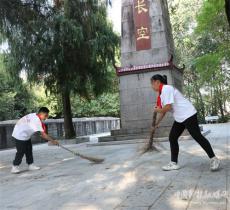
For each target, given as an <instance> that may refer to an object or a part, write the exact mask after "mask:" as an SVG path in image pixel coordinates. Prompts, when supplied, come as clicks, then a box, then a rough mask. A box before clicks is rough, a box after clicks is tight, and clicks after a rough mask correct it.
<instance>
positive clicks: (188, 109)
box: [160, 85, 197, 122]
mask: <svg viewBox="0 0 230 210" xmlns="http://www.w3.org/2000/svg"><path fill="white" fill-rule="evenodd" d="M160 97H161V103H162V106H165V105H167V104H171V105H172V113H173V117H174V119H175V121H177V122H183V121H185V120H186V119H188V118H189V117H191V116H192V115H194V114H196V113H197V111H196V109H195V107H194V106H193V105H192V103H191V102H190V101H189V100H188V99H186V98H185V97H184V96H183V95H182V94H181V92H180V91H179V90H177V89H176V88H174V87H172V86H171V85H164V86H163V88H162V91H161V95H160Z"/></svg>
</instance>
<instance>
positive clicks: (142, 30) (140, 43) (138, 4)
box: [133, 0, 151, 51]
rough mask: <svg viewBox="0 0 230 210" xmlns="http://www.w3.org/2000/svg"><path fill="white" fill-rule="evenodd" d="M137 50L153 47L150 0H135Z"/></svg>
mask: <svg viewBox="0 0 230 210" xmlns="http://www.w3.org/2000/svg"><path fill="white" fill-rule="evenodd" d="M133 9H134V23H135V37H136V50H137V51H139V50H148V49H151V33H150V20H149V2H148V0H133Z"/></svg>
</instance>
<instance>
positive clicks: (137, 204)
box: [0, 123, 230, 210]
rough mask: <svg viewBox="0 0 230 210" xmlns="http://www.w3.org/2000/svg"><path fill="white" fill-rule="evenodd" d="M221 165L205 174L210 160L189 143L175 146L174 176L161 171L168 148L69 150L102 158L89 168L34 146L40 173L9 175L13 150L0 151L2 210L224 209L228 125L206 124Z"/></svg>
mask: <svg viewBox="0 0 230 210" xmlns="http://www.w3.org/2000/svg"><path fill="white" fill-rule="evenodd" d="M204 127H205V129H207V128H208V129H211V133H210V134H209V135H208V136H207V138H208V139H210V142H211V144H212V145H213V148H214V150H215V152H216V154H217V155H218V157H219V158H220V159H221V160H222V164H221V170H220V171H217V172H210V171H209V159H208V158H207V156H206V154H205V153H204V152H203V150H202V149H201V148H200V147H199V146H198V144H197V143H196V142H195V141H194V140H191V141H190V140H189V141H181V142H180V157H179V162H180V164H181V165H182V168H181V169H180V170H178V171H171V172H163V171H162V170H161V166H162V165H163V164H165V163H167V162H168V161H169V157H170V156H169V155H170V154H169V144H168V142H165V143H163V145H164V146H165V147H166V148H167V149H166V150H164V151H161V152H159V153H156V152H155V153H148V154H145V155H142V156H140V155H139V153H138V150H139V148H140V147H141V146H142V144H128V145H112V146H98V147H87V146H86V144H79V145H68V147H69V148H71V149H75V150H79V151H81V152H85V153H87V154H91V155H100V156H103V157H105V158H106V161H105V162H104V163H103V164H99V165H97V164H91V163H89V162H87V161H86V160H81V159H79V158H75V157H73V156H72V155H71V154H69V153H68V152H66V151H64V150H62V149H60V148H57V147H54V146H47V144H41V145H36V146H34V159H35V163H36V164H37V165H39V166H41V167H42V169H41V170H40V171H35V172H28V171H26V164H25V161H24V162H23V164H22V168H23V169H24V170H25V171H24V172H23V173H20V174H18V175H13V174H10V167H11V161H12V159H13V156H14V153H15V150H14V149H10V150H5V151H0V208H1V210H6V209H7V210H18V209H23V210H110V209H111V210H112V209H116V210H182V209H183V210H185V209H189V210H193V209H194V210H195V209H204V210H224V209H230V207H229V195H228V194H229V185H230V181H229V180H230V178H229V176H230V164H229V163H230V159H229V149H230V144H229V142H230V123H227V124H213V125H205V126H204Z"/></svg>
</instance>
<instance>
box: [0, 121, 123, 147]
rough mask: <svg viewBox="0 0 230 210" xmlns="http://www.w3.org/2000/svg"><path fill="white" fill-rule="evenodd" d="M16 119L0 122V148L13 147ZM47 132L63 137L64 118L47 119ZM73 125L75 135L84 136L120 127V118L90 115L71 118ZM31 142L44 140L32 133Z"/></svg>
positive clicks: (56, 136)
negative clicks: (12, 135)
mask: <svg viewBox="0 0 230 210" xmlns="http://www.w3.org/2000/svg"><path fill="white" fill-rule="evenodd" d="M16 122H17V120H8V121H2V122H0V149H4V148H10V147H14V141H13V140H12V137H11V134H12V131H13V128H14V125H15V124H16ZM45 124H46V125H47V129H48V134H50V135H51V136H53V137H55V138H63V137H64V134H65V133H64V120H63V119H48V120H46V122H45ZM73 125H74V128H75V131H76V135H77V136H86V135H90V134H96V133H104V132H109V131H110V130H115V129H119V128H120V119H119V118H115V117H92V118H73ZM32 141H33V143H40V142H44V140H42V139H41V138H40V136H39V135H34V136H33V138H32Z"/></svg>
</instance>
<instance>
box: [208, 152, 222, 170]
mask: <svg viewBox="0 0 230 210" xmlns="http://www.w3.org/2000/svg"><path fill="white" fill-rule="evenodd" d="M219 167H220V160H219V159H218V158H217V157H216V156H215V157H213V158H211V162H210V170H211V171H216V170H218V169H219Z"/></svg>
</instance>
